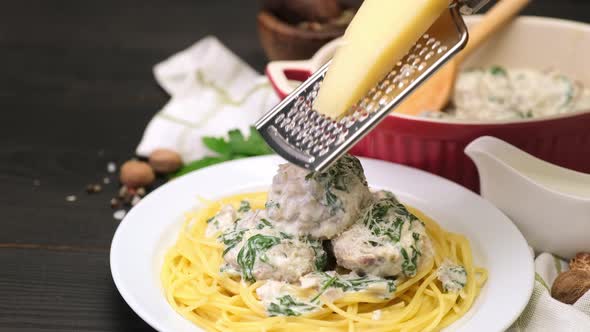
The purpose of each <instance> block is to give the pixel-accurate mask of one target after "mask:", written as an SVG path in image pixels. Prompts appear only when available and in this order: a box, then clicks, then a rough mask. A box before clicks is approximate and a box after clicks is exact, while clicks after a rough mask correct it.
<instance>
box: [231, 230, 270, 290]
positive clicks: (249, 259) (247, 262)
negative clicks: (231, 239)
mask: <svg viewBox="0 0 590 332" xmlns="http://www.w3.org/2000/svg"><path fill="white" fill-rule="evenodd" d="M280 242H281V239H280V238H278V237H275V236H267V235H262V234H256V235H254V236H252V237H250V238H249V239H248V240H247V241H246V244H245V245H244V246H243V247H242V249H240V252H239V253H238V265H239V266H240V269H241V270H242V271H241V272H242V280H244V281H248V282H254V281H256V278H254V276H253V275H252V269H254V264H255V263H256V260H257V259H259V260H260V261H263V262H264V261H268V258H267V257H266V251H268V249H270V248H272V247H274V246H275V245H277V244H279V243H280Z"/></svg>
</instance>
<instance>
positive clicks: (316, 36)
mask: <svg viewBox="0 0 590 332" xmlns="http://www.w3.org/2000/svg"><path fill="white" fill-rule="evenodd" d="M311 24H314V23H311ZM345 30H346V27H345V26H343V27H330V28H329V29H318V30H313V29H306V28H302V27H300V26H297V25H292V24H288V23H287V22H285V21H282V20H281V19H279V18H278V17H277V16H275V15H274V14H272V13H271V12H269V11H266V10H262V11H261V12H260V13H259V14H258V35H259V38H260V43H261V44H262V48H263V49H264V52H265V53H266V56H267V57H268V59H269V60H271V61H275V60H300V59H308V58H310V57H311V56H312V55H314V54H315V53H316V52H317V51H318V50H319V49H320V48H321V47H322V46H324V45H325V44H326V43H328V42H329V41H331V40H333V39H335V38H338V37H340V36H342V35H343V34H344V31H345Z"/></svg>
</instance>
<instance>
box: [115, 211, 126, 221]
mask: <svg viewBox="0 0 590 332" xmlns="http://www.w3.org/2000/svg"><path fill="white" fill-rule="evenodd" d="M126 214H127V212H126V211H125V210H117V211H115V213H113V218H115V219H117V220H123V218H125V215H126Z"/></svg>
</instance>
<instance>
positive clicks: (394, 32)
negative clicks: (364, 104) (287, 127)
mask: <svg viewBox="0 0 590 332" xmlns="http://www.w3.org/2000/svg"><path fill="white" fill-rule="evenodd" d="M448 5H449V0H365V1H364V2H363V4H362V6H361V7H360V9H359V11H358V12H357V14H356V16H355V17H354V19H353V20H352V22H351V23H350V26H349V27H348V29H347V30H346V33H345V34H344V43H343V45H342V46H341V47H340V48H339V49H338V51H337V52H336V54H335V56H334V58H333V60H332V63H331V64H330V67H329V69H328V72H327V73H326V78H325V79H324V82H323V83H322V86H321V88H320V91H319V94H318V96H317V98H316V100H315V102H314V108H315V110H316V111H318V112H319V113H322V114H324V115H327V116H329V117H332V118H334V119H337V118H338V117H340V116H341V115H343V114H344V113H346V112H347V111H348V110H349V109H350V108H351V107H352V106H353V105H355V104H356V103H357V102H359V101H360V100H361V99H362V97H364V96H365V95H366V94H367V93H368V92H369V91H370V90H371V89H372V88H373V87H375V86H376V85H377V84H378V83H379V82H380V81H381V80H382V79H383V78H385V76H387V74H388V73H389V72H390V71H391V70H392V69H393V68H394V66H395V65H396V63H397V62H398V61H399V60H401V59H402V58H403V57H404V56H405V55H406V54H407V53H408V51H409V50H410V48H411V47H412V46H413V45H414V44H415V43H416V41H417V40H418V39H419V38H420V37H421V36H422V35H423V34H424V33H425V32H426V31H427V30H428V28H430V26H431V25H432V24H433V23H434V22H435V21H436V19H437V18H438V17H439V16H440V15H441V14H442V12H443V10H444V9H445V8H447V7H448Z"/></svg>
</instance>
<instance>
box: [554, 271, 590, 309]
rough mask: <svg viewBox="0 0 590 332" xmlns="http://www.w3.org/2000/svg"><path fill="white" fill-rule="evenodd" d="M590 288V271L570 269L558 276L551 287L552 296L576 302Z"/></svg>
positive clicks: (568, 302) (561, 300) (564, 300)
mask: <svg viewBox="0 0 590 332" xmlns="http://www.w3.org/2000/svg"><path fill="white" fill-rule="evenodd" d="M588 290H590V271H586V270H569V271H566V272H563V273H561V274H559V276H557V279H555V281H554V282H553V286H552V287H551V296H552V297H553V298H554V299H556V300H558V301H560V302H563V303H566V304H574V303H575V302H576V301H577V300H578V299H579V298H580V297H582V295H584V294H586V292H587V291H588Z"/></svg>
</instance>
